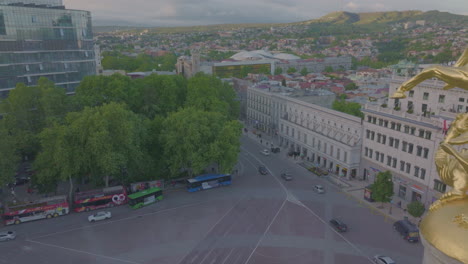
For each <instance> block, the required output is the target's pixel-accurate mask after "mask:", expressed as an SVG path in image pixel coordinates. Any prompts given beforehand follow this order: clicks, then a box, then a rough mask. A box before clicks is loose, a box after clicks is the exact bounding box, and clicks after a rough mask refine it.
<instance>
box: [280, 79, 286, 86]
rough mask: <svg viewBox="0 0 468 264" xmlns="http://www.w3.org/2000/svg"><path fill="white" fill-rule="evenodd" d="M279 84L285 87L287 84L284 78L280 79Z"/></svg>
mask: <svg viewBox="0 0 468 264" xmlns="http://www.w3.org/2000/svg"><path fill="white" fill-rule="evenodd" d="M281 85H282V86H284V87H286V85H287V83H286V79H282V80H281Z"/></svg>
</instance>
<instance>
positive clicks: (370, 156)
mask: <svg viewBox="0 0 468 264" xmlns="http://www.w3.org/2000/svg"><path fill="white" fill-rule="evenodd" d="M372 154H374V151H373V150H372V149H369V158H371V159H372V156H373V155H372Z"/></svg>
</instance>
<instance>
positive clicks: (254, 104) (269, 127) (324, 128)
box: [247, 85, 362, 177]
mask: <svg viewBox="0 0 468 264" xmlns="http://www.w3.org/2000/svg"><path fill="white" fill-rule="evenodd" d="M247 100H248V102H247V119H248V120H249V123H250V124H251V125H254V126H255V127H256V128H259V129H261V130H264V131H265V132H266V133H269V134H271V135H273V136H275V137H276V139H277V141H278V144H280V145H281V146H282V147H283V148H286V150H287V151H295V152H300V153H301V157H302V158H303V159H304V160H308V161H310V162H314V163H316V164H317V165H318V166H321V167H323V168H325V169H327V170H332V171H333V172H335V173H337V174H339V175H342V176H344V177H356V176H357V171H358V169H359V163H360V152H361V142H362V141H361V134H362V125H361V118H359V117H355V116H352V115H348V114H345V113H341V112H338V111H335V110H332V109H330V107H331V104H332V102H333V101H334V100H335V95H334V94H333V93H331V92H328V91H310V92H309V93H303V94H301V96H299V95H298V93H296V92H294V91H292V89H290V88H285V87H278V86H274V87H272V86H265V85H264V86H261V85H260V86H258V85H257V86H252V87H249V88H248V94H247Z"/></svg>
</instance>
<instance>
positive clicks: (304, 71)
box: [301, 67, 309, 76]
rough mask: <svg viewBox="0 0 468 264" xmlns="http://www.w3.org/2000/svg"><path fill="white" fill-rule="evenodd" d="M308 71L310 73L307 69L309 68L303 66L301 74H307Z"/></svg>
mask: <svg viewBox="0 0 468 264" xmlns="http://www.w3.org/2000/svg"><path fill="white" fill-rule="evenodd" d="M308 73H309V72H308V71H307V69H306V68H305V67H304V68H302V70H301V75H302V76H306V75H307V74H308Z"/></svg>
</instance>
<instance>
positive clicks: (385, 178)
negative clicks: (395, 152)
mask: <svg viewBox="0 0 468 264" xmlns="http://www.w3.org/2000/svg"><path fill="white" fill-rule="evenodd" d="M370 189H371V190H372V198H373V199H374V200H375V201H376V202H381V203H382V206H383V204H384V203H388V202H390V201H391V200H392V196H393V181H392V174H391V173H390V172H389V171H385V172H379V173H378V174H377V179H376V180H375V182H374V183H373V184H372V185H371V187H370Z"/></svg>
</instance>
